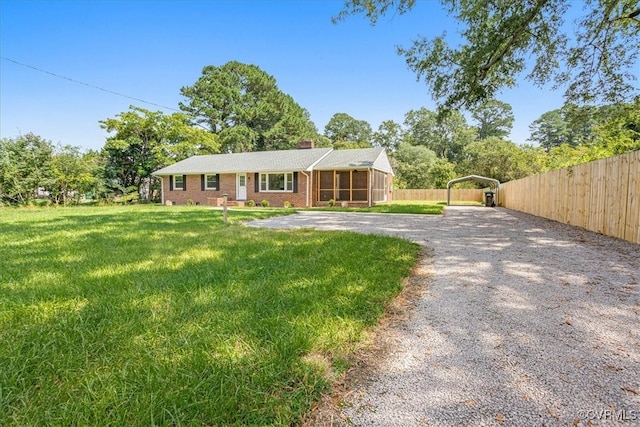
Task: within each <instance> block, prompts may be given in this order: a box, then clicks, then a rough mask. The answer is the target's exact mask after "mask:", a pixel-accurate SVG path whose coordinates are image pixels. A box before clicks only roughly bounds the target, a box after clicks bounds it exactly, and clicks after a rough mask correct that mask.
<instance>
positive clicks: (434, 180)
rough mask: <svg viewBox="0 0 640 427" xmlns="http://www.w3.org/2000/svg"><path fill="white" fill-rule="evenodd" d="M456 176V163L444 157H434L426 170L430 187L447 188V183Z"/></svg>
mask: <svg viewBox="0 0 640 427" xmlns="http://www.w3.org/2000/svg"><path fill="white" fill-rule="evenodd" d="M456 176H457V173H456V165H454V164H453V163H451V162H449V161H447V160H445V159H436V161H435V162H433V163H431V167H429V170H428V171H427V177H428V179H429V186H430V187H432V188H447V183H448V182H449V181H451V180H452V179H454V178H455V177H456Z"/></svg>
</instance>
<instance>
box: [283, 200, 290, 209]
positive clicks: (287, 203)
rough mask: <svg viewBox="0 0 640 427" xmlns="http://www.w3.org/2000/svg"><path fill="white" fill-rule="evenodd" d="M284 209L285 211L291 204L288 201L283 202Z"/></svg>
mask: <svg viewBox="0 0 640 427" xmlns="http://www.w3.org/2000/svg"><path fill="white" fill-rule="evenodd" d="M284 207H285V208H287V209H288V208H290V207H291V202H290V201H288V200H285V201H284Z"/></svg>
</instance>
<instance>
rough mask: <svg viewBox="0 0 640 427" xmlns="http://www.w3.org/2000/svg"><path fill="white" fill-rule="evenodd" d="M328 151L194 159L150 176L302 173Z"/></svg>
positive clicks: (214, 155) (259, 152)
mask: <svg viewBox="0 0 640 427" xmlns="http://www.w3.org/2000/svg"><path fill="white" fill-rule="evenodd" d="M329 152H331V148H312V149H307V150H280V151H253V152H250V153H231V154H211V155H207V156H193V157H189V158H188V159H185V160H182V161H180V162H178V163H174V164H172V165H170V166H167V167H165V168H162V169H160V170H157V171H155V172H154V173H153V174H154V175H174V174H184V175H188V174H200V173H238V172H283V171H304V170H308V169H309V168H310V167H311V166H313V164H314V163H316V162H317V161H318V160H319V159H321V158H322V157H323V156H325V155H326V154H328V153H329Z"/></svg>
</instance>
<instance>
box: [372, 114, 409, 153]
mask: <svg viewBox="0 0 640 427" xmlns="http://www.w3.org/2000/svg"><path fill="white" fill-rule="evenodd" d="M372 140H373V144H374V145H375V146H377V147H382V148H384V149H385V150H387V151H390V152H394V151H396V149H397V148H398V146H399V145H400V143H401V142H402V126H401V125H400V124H399V123H396V122H394V121H393V120H385V121H383V122H382V123H381V124H380V126H378V130H377V131H376V132H374V133H373V137H372Z"/></svg>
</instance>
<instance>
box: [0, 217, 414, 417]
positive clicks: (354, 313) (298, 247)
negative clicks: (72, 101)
mask: <svg viewBox="0 0 640 427" xmlns="http://www.w3.org/2000/svg"><path fill="white" fill-rule="evenodd" d="M271 215H274V213H273V212H272V211H264V212H260V211H244V210H231V211H229V223H228V224H224V223H223V222H222V212H221V211H214V210H207V209H204V208H201V207H176V206H174V207H161V206H127V207H105V208H86V207H85V208H59V209H54V208H50V209H34V210H24V209H23V210H18V209H0V232H1V233H0V367H1V369H0V425H100V426H106V425H117V426H122V425H127V426H149V425H177V426H181V425H194V426H195V425H198V426H202V425H213V426H218V425H225V426H226V425H291V424H297V423H300V421H301V420H302V417H303V416H304V414H305V413H307V412H308V411H309V410H310V408H311V407H312V405H313V403H314V402H315V401H317V399H318V397H319V396H320V394H321V393H322V392H326V391H328V390H329V387H330V383H331V377H330V376H329V375H327V373H329V372H332V371H333V372H335V371H336V370H337V371H340V370H344V369H345V368H346V367H347V366H348V363H347V360H348V358H349V355H350V354H351V353H352V352H353V350H354V349H355V348H356V347H357V345H358V342H359V341H361V340H362V339H363V338H364V337H365V336H366V330H367V328H368V327H371V326H372V325H374V324H375V323H376V321H377V319H378V318H379V317H380V316H381V315H382V313H383V311H384V307H385V304H386V303H387V302H388V301H390V299H392V298H393V297H394V296H395V295H396V294H397V293H398V292H399V291H400V288H401V282H402V278H403V277H406V276H407V275H408V274H409V273H410V269H411V268H412V266H413V265H414V262H415V260H416V257H417V254H418V246H417V245H416V244H413V243H410V242H408V241H405V240H400V239H395V238H389V237H381V236H370V235H358V234H353V233H346V232H318V231H311V230H299V231H274V230H265V229H254V228H251V227H246V226H244V225H242V224H241V222H242V221H244V220H248V219H252V218H261V217H265V216H271Z"/></svg>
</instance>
